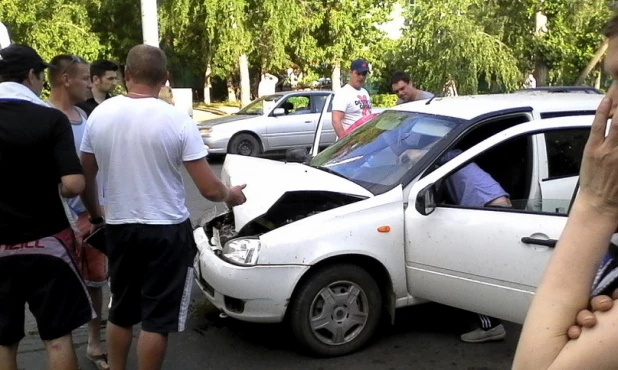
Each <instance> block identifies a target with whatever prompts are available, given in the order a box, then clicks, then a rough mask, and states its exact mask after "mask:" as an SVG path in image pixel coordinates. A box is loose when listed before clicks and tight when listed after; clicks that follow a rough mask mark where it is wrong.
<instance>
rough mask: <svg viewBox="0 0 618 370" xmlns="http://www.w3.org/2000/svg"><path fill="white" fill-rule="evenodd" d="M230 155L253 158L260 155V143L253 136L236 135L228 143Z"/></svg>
mask: <svg viewBox="0 0 618 370" xmlns="http://www.w3.org/2000/svg"><path fill="white" fill-rule="evenodd" d="M230 153H232V154H240V155H247V156H251V157H255V156H257V155H258V154H260V142H259V141H258V139H256V138H255V137H254V136H253V135H250V134H238V135H236V136H234V137H233V138H232V141H231V142H230Z"/></svg>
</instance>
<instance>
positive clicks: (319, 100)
mask: <svg viewBox="0 0 618 370" xmlns="http://www.w3.org/2000/svg"><path fill="white" fill-rule="evenodd" d="M327 98H328V95H314V96H313V99H314V102H315V103H314V104H313V106H314V107H315V109H314V111H313V113H321V112H322V109H324V104H325V103H326V99H327ZM332 110H333V100H332V99H331V101H330V104H329V105H328V110H327V112H331V111H332Z"/></svg>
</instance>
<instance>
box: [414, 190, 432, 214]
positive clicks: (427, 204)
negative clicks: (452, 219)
mask: <svg viewBox="0 0 618 370" xmlns="http://www.w3.org/2000/svg"><path fill="white" fill-rule="evenodd" d="M435 193H436V187H435V185H434V184H431V185H429V186H427V187H426V188H424V189H423V190H421V191H420V192H419V193H418V196H417V197H416V210H417V211H418V213H420V214H422V215H423V216H427V215H430V214H431V213H432V212H433V211H434V210H435V209H436V201H435V197H434V196H435Z"/></svg>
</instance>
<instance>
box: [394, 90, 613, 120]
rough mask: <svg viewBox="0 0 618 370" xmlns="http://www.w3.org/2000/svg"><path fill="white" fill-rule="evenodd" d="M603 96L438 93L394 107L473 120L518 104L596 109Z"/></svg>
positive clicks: (542, 108)
mask: <svg viewBox="0 0 618 370" xmlns="http://www.w3.org/2000/svg"><path fill="white" fill-rule="evenodd" d="M603 97H604V95H599V94H585V93H582V94H552V93H547V92H529V93H525V94H487V95H465V96H450V97H436V98H434V99H433V100H431V101H430V100H422V101H415V102H410V103H405V104H401V105H398V106H396V107H393V108H390V109H391V110H400V111H408V112H418V113H428V114H436V115H442V116H450V117H455V118H460V119H465V120H472V119H474V118H476V117H479V116H482V115H486V114H489V113H492V112H499V111H505V110H512V109H518V108H532V109H533V110H535V111H538V112H540V113H545V112H562V111H582V110H596V109H597V106H598V105H599V103H601V100H602V99H603ZM427 103H429V104H427Z"/></svg>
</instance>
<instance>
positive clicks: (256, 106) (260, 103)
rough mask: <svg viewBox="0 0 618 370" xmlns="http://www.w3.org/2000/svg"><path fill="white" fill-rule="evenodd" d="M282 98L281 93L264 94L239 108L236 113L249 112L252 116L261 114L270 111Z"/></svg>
mask: <svg viewBox="0 0 618 370" xmlns="http://www.w3.org/2000/svg"><path fill="white" fill-rule="evenodd" d="M279 100H281V95H268V96H263V97H261V98H259V99H257V100H254V101H252V102H251V103H250V104H249V105H247V106H246V107H244V108H243V109H241V110H239V111H238V113H236V114H248V115H252V116H261V115H263V114H264V112H268V111H270V110H271V109H272V107H273V106H274V105H275V104H277V102H278V101H279Z"/></svg>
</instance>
